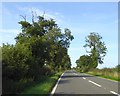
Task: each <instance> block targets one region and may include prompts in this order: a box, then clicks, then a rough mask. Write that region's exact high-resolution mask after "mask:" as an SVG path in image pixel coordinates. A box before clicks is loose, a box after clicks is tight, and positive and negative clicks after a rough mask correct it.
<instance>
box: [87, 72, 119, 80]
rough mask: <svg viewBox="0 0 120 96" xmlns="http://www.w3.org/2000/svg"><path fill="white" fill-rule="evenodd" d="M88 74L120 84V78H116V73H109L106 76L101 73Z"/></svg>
mask: <svg viewBox="0 0 120 96" xmlns="http://www.w3.org/2000/svg"><path fill="white" fill-rule="evenodd" d="M87 74H90V75H94V76H98V77H102V78H106V79H111V80H114V81H119V82H120V77H119V76H114V73H108V74H107V75H106V74H104V73H102V74H101V73H100V72H87Z"/></svg>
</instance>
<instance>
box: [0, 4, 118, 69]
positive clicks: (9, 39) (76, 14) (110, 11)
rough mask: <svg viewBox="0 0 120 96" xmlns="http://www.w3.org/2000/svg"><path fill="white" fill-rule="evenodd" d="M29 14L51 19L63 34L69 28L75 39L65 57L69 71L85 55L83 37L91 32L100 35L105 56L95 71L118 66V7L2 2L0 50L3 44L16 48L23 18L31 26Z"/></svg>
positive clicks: (109, 5)
mask: <svg viewBox="0 0 120 96" xmlns="http://www.w3.org/2000/svg"><path fill="white" fill-rule="evenodd" d="M31 11H34V14H36V15H43V13H44V12H45V18H47V19H49V18H53V19H55V20H56V23H57V24H58V26H59V27H60V28H61V29H62V30H63V29H64V28H69V29H70V30H71V32H72V34H73V36H74V40H73V41H72V42H71V45H70V48H69V49H68V54H69V56H70V58H71V62H72V67H75V66H76V63H75V61H76V60H77V59H79V57H80V56H82V55H87V53H86V51H85V48H84V47H83V46H84V45H85V37H86V36H88V35H89V34H90V32H97V33H98V34H100V35H101V36H102V37H103V39H102V41H104V42H105V44H106V47H107V49H108V52H107V54H106V56H105V58H104V64H102V65H99V66H98V68H104V67H109V68H111V67H115V66H117V65H118V3H117V2H103V3H100V2H76V3H75V2H74V3H73V2H72V3H70V2H63V3H58V2H51V3H50V2H44V3H43V2H14V3H12V2H6V3H5V2H4V3H2V11H1V12H2V13H0V14H2V15H1V16H2V17H1V18H2V28H1V27H0V38H2V39H1V40H0V46H1V45H2V43H9V44H15V40H14V38H15V37H16V36H17V34H19V33H20V32H21V26H20V25H19V24H18V22H19V21H20V20H23V18H22V17H21V16H20V15H23V16H26V19H27V20H28V21H29V22H31Z"/></svg>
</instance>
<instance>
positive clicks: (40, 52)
mask: <svg viewBox="0 0 120 96" xmlns="http://www.w3.org/2000/svg"><path fill="white" fill-rule="evenodd" d="M32 21H33V22H32V23H29V22H27V21H26V20H25V21H20V22H19V24H20V25H21V29H22V32H21V33H19V34H18V35H17V36H16V38H15V40H16V44H15V45H9V44H7V45H5V44H3V47H2V48H1V49H2V56H3V57H2V62H3V63H2V67H3V70H2V71H3V94H5V93H16V92H20V90H22V89H23V86H25V84H26V83H27V82H29V80H32V81H39V80H41V78H43V77H44V76H48V75H51V74H54V73H55V71H62V70H67V69H70V67H71V61H70V57H69V55H68V52H67V49H68V48H69V46H70V41H72V40H73V39H74V37H73V36H72V35H71V31H70V30H69V29H67V28H65V30H64V32H61V29H60V28H59V27H58V25H57V24H56V22H55V21H54V20H53V19H49V20H46V19H45V18H44V17H42V16H38V20H37V21H34V19H33V20H32ZM9 81H10V82H11V83H10V84H8V86H7V85H6V84H7V83H6V82H9ZM12 85H13V87H12V88H11V87H10V86H12ZM9 88H10V89H9Z"/></svg>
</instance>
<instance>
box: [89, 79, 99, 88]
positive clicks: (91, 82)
mask: <svg viewBox="0 0 120 96" xmlns="http://www.w3.org/2000/svg"><path fill="white" fill-rule="evenodd" d="M89 82H91V83H93V84H95V85H97V86H98V87H101V85H99V84H97V83H95V82H93V81H91V80H89Z"/></svg>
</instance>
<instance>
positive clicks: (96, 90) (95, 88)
mask: <svg viewBox="0 0 120 96" xmlns="http://www.w3.org/2000/svg"><path fill="white" fill-rule="evenodd" d="M118 84H120V82H119V83H118V82H115V81H112V80H107V79H103V78H99V77H96V76H92V75H88V74H85V73H78V72H76V71H74V70H69V71H66V72H65V73H64V74H63V75H62V76H61V78H59V80H58V82H57V84H56V86H55V87H54V88H53V90H52V94H53V95H59V94H62V95H63V94H68V95H70V94H86V95H90V94H91V95H90V96H92V95H95V96H96V94H103V95H105V96H118V95H119V94H120V93H119V92H118ZM119 96H120V95H119Z"/></svg>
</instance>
